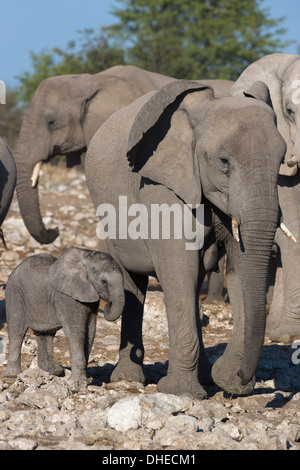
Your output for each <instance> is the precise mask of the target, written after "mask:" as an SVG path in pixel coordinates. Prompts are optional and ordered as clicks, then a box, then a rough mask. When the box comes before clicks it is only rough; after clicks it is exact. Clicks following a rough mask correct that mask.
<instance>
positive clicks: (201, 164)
mask: <svg viewBox="0 0 300 470" xmlns="http://www.w3.org/2000/svg"><path fill="white" fill-rule="evenodd" d="M249 95H252V96H253V97H261V98H262V99H263V100H260V99H253V98H250V97H248V98H246V97H230V96H222V95H221V96H220V97H219V98H216V97H215V94H214V91H213V89H212V88H211V87H207V86H201V85H200V84H199V83H197V82H190V81H185V80H183V81H177V82H173V83H169V84H167V85H166V86H164V87H163V88H162V89H160V90H159V91H157V92H154V93H150V94H149V95H147V96H144V97H142V98H139V99H138V100H136V101H135V102H134V103H132V104H131V105H129V106H127V107H126V108H122V109H121V110H119V111H117V112H116V113H114V114H113V115H112V116H111V117H110V118H108V119H107V121H106V122H105V123H104V124H103V126H101V128H100V129H99V130H98V131H97V133H96V134H95V136H94V137H93V139H92V141H91V143H90V146H89V148H88V151H87V155H86V161H85V172H86V178H87V184H88V188H89V191H90V194H91V197H92V200H93V203H94V205H95V207H96V208H98V206H99V205H100V204H102V203H103V202H105V203H109V204H112V205H113V206H114V207H115V208H116V213H117V215H118V202H119V200H118V198H119V195H123V196H124V195H125V196H127V197H128V200H127V203H128V207H130V206H131V205H132V204H136V203H141V204H144V205H145V206H146V208H147V209H148V214H151V205H152V204H162V203H166V204H168V205H169V206H171V205H172V204H179V205H180V207H181V208H182V209H183V204H184V202H186V203H187V204H192V205H194V204H199V203H200V202H201V201H202V202H203V203H204V205H205V210H206V214H205V215H206V220H205V235H206V238H205V246H204V247H203V249H201V250H199V251H198V250H187V249H186V245H185V243H186V242H187V240H186V239H185V238H184V237H182V238H179V239H178V238H176V237H174V236H173V234H171V239H169V240H168V239H162V238H160V239H151V237H148V238H146V239H140V238H138V239H134V240H132V239H130V238H128V239H121V238H120V239H118V238H117V239H108V240H107V246H106V249H107V250H109V252H110V253H111V254H112V256H113V257H114V259H116V261H117V262H118V263H119V265H120V267H121V268H122V270H123V273H124V286H125V307H124V311H123V315H122V332H121V345H120V356H119V362H118V364H117V366H116V368H115V369H114V371H113V373H112V376H111V380H113V381H116V380H120V379H125V378H126V379H127V380H131V381H134V380H138V381H144V375H143V370H142V362H143V355H144V348H143V342H142V317H143V305H144V299H145V294H146V288H147V281H148V276H149V275H156V276H157V278H158V279H159V282H160V284H161V286H162V289H163V291H164V298H165V302H166V308H167V316H168V325H169V338H170V350H169V369H168V374H167V376H166V377H163V378H162V379H161V380H160V381H159V383H158V390H159V391H161V392H164V393H173V394H177V395H180V394H188V395H190V396H192V397H197V398H200V399H201V398H203V397H205V396H206V393H205V390H204V388H203V387H202V385H201V384H200V382H202V383H204V381H205V380H209V378H210V366H209V363H208V361H207V357H206V355H205V351H204V348H203V343H202V338H201V328H200V326H199V311H198V310H199V306H198V295H199V285H201V282H199V281H201V277H202V278H203V270H201V271H200V270H199V265H200V264H201V263H202V262H203V261H204V258H203V251H204V252H205V251H206V249H209V248H211V247H212V246H213V245H214V244H216V243H218V240H219V239H220V240H221V241H223V242H224V244H225V246H226V251H227V256H228V263H227V283H228V289H229V291H230V299H231V302H232V310H233V317H234V333H233V337H232V340H231V342H230V343H229V345H228V346H227V348H226V351H225V353H224V355H223V356H222V357H221V358H220V359H218V361H217V362H216V363H215V364H214V365H213V368H212V377H213V380H214V381H215V382H216V383H217V384H218V385H219V386H220V387H222V388H223V389H224V390H226V391H228V392H229V393H237V394H247V393H250V392H251V391H252V389H253V386H254V382H255V379H254V373H255V369H256V365H257V361H258V358H259V355H260V351H261V348H262V345H263V341H264V331H265V328H264V327H265V295H266V279H267V270H268V264H269V259H270V254H271V249H272V244H273V240H274V235H275V231H276V227H277V224H278V196H277V186H276V184H277V174H278V170H279V165H280V162H281V160H282V158H283V156H284V153H285V144H284V141H283V139H282V137H281V136H280V134H279V132H278V131H277V129H276V124H275V114H274V112H273V110H272V109H271V107H269V106H268V105H267V104H266V101H267V99H268V90H267V88H266V86H265V85H264V84H263V83H257V84H256V85H255V86H254V87H253V89H252V90H250V91H249ZM108 161H109V165H108V164H107V162H108ZM254 175H255V178H256V180H255V184H254V181H253V178H254ZM212 208H213V209H214V214H216V216H217V218H218V220H219V222H215V221H214V220H213V217H212V214H211V209H212ZM232 216H233V217H236V218H237V220H238V223H239V230H240V240H241V242H240V243H238V242H236V241H235V240H234V239H233V237H232V235H231V222H230V218H231V217H232ZM117 226H118V224H117ZM104 242H106V240H103V247H102V248H101V249H105V243H104ZM209 260H210V261H211V259H210V257H209ZM204 274H205V273H204Z"/></svg>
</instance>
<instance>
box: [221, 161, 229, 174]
mask: <svg viewBox="0 0 300 470" xmlns="http://www.w3.org/2000/svg"><path fill="white" fill-rule="evenodd" d="M220 162H221V168H222V171H223V173H225V175H227V174H228V173H229V161H228V159H227V158H225V157H221V158H220Z"/></svg>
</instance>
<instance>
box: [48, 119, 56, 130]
mask: <svg viewBox="0 0 300 470" xmlns="http://www.w3.org/2000/svg"><path fill="white" fill-rule="evenodd" d="M54 126H55V121H54V119H50V120H49V121H48V129H50V130H53V129H54Z"/></svg>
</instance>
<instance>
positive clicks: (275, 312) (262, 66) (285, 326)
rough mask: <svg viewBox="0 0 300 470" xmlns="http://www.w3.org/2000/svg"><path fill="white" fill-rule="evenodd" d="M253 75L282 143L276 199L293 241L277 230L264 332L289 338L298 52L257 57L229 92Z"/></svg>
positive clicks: (296, 289)
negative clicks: (263, 87) (266, 94)
mask: <svg viewBox="0 0 300 470" xmlns="http://www.w3.org/2000/svg"><path fill="white" fill-rule="evenodd" d="M256 80H262V81H263V82H264V83H266V84H267V85H268V87H269V90H270V96H271V100H272V104H273V108H274V111H275V113H276V117H277V127H278V130H279V132H280V134H281V135H282V137H283V138H284V140H285V142H286V145H287V151H286V154H285V160H284V162H283V163H282V164H281V166H280V170H279V177H278V194H279V204H280V208H281V212H282V218H283V222H284V223H285V224H286V225H287V226H288V228H289V230H290V231H291V232H292V234H293V235H294V237H295V239H296V240H297V242H296V243H295V242H293V241H291V240H290V239H288V238H287V237H285V236H284V235H283V233H282V232H281V231H280V230H277V233H276V239H275V240H276V243H277V245H278V246H279V257H278V260H277V261H278V268H277V272H276V279H275V285H274V292H273V300H272V303H271V307H270V313H269V316H268V320H267V332H268V334H269V336H270V338H271V339H272V340H273V341H280V342H290V341H291V340H292V338H294V337H299V336H300V171H299V167H300V56H299V55H297V54H281V53H278V54H271V55H267V56H265V57H263V58H262V59H260V60H258V61H257V62H254V63H253V64H251V65H250V66H249V67H248V68H246V69H245V70H244V72H243V73H242V74H241V76H240V77H239V79H238V80H237V81H236V82H235V84H234V85H233V87H232V90H231V93H232V94H234V95H238V94H241V93H243V92H244V91H245V90H246V89H248V88H249V87H250V86H251V85H252V84H253V83H254V82H255V81H256Z"/></svg>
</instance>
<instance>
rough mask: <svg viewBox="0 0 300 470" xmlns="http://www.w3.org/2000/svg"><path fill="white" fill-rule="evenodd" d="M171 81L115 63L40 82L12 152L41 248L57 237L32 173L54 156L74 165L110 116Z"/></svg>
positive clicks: (20, 193) (27, 217)
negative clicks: (93, 71)
mask: <svg viewBox="0 0 300 470" xmlns="http://www.w3.org/2000/svg"><path fill="white" fill-rule="evenodd" d="M174 80H175V79H174V78H171V77H167V76H165V75H160V74H157V73H153V72H149V71H146V70H142V69H139V68H138V67H134V66H131V65H128V66H123V65H117V66H115V67H111V68H109V69H107V70H105V71H104V72H100V73H98V74H79V75H62V76H56V77H51V78H47V79H46V80H44V81H43V82H41V83H40V85H39V86H38V88H37V90H36V92H35V94H34V97H33V99H32V101H31V103H30V105H29V107H28V110H27V112H26V114H25V117H24V120H23V124H22V128H21V131H20V135H19V138H18V141H17V145H16V151H15V160H16V165H17V170H18V181H17V188H16V189H17V197H18V202H19V207H20V212H21V216H22V218H23V220H24V223H25V226H26V227H27V229H28V231H29V233H30V234H31V235H32V237H33V238H35V239H36V240H37V241H38V242H40V243H42V244H47V243H51V242H53V241H54V240H55V238H56V237H57V236H58V230H57V228H55V229H52V228H50V229H46V228H45V226H44V223H43V220H42V216H41V213H40V207H39V196H38V175H39V171H40V168H41V165H42V163H45V162H48V161H49V160H50V159H51V158H53V157H54V156H55V155H66V158H67V166H68V167H70V166H72V165H73V164H74V163H75V164H76V163H78V157H79V156H80V155H81V154H82V153H83V152H85V151H86V149H87V147H88V145H89V143H90V140H91V138H92V136H93V135H94V133H95V132H96V130H97V129H98V128H99V127H100V125H101V124H103V122H104V121H105V120H106V119H107V118H108V116H110V114H112V113H113V112H114V111H116V110H117V109H120V108H122V107H123V106H126V105H128V104H129V103H131V102H133V101H134V100H135V99H136V98H138V97H140V96H142V95H144V94H145V93H148V92H150V91H153V90H158V89H159V88H161V87H162V86H163V85H165V84H166V83H169V82H172V81H174ZM208 82H211V83H214V80H212V81H211V80H208ZM218 83H219V85H220V86H222V87H223V88H228V87H230V86H231V85H232V84H231V82H229V81H227V80H220V81H218Z"/></svg>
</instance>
